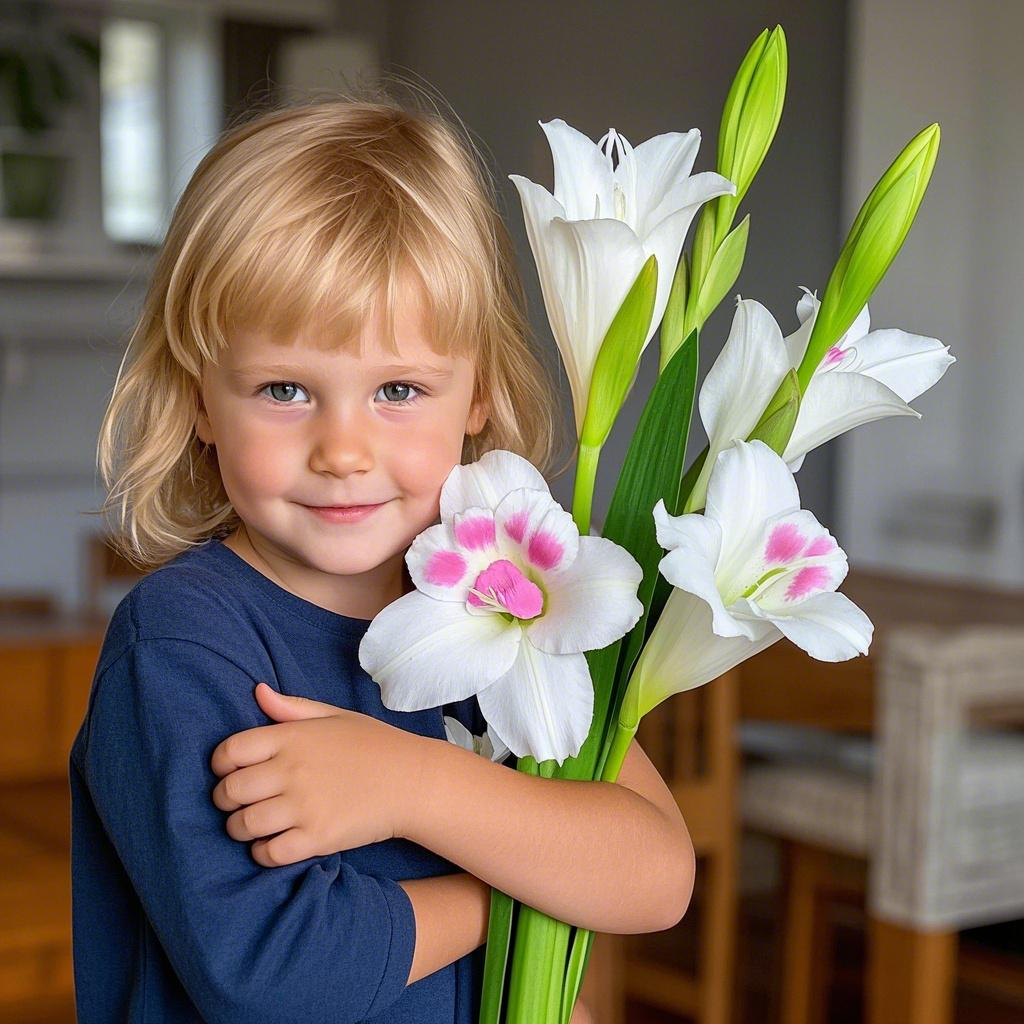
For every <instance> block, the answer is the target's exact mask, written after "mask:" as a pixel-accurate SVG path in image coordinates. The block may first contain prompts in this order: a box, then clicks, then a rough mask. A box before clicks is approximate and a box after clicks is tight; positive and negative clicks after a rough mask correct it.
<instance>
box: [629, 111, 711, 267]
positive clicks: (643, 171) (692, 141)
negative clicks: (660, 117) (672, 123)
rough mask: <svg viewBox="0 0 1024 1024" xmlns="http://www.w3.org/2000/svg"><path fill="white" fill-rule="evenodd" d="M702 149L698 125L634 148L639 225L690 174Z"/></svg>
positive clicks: (645, 220) (642, 224) (661, 136)
mask: <svg viewBox="0 0 1024 1024" xmlns="http://www.w3.org/2000/svg"><path fill="white" fill-rule="evenodd" d="M699 149H700V130H699V129H697V128H691V129H690V130H689V131H688V132H666V133H665V134H664V135H655V136H654V137H653V138H650V139H647V140H646V141H644V142H641V143H640V145H639V146H635V147H634V148H633V160H634V162H635V164H636V176H637V196H636V205H637V223H638V224H639V225H641V226H644V225H646V222H647V218H648V217H649V216H650V215H651V214H652V213H653V212H654V211H655V210H656V209H657V208H658V206H659V204H660V203H661V201H662V199H664V197H665V195H666V193H668V191H669V190H670V189H671V188H672V187H673V186H674V185H676V184H677V183H678V182H680V181H685V180H686V179H687V178H688V177H689V176H690V171H692V170H693V164H694V161H695V160H696V159H697V151H698V150H699ZM673 273H675V268H674V267H673Z"/></svg>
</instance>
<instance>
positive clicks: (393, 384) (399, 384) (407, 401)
mask: <svg viewBox="0 0 1024 1024" xmlns="http://www.w3.org/2000/svg"><path fill="white" fill-rule="evenodd" d="M386 388H404V389H405V390H406V392H409V391H414V392H416V396H415V397H414V398H399V399H398V401H395V402H388V403H387V404H388V405H412V404H413V402H418V401H419V399H420V397H421V396H422V395H424V394H426V392H424V391H422V390H420V388H418V387H417V386H416V385H415V384H407V383H406V382H405V381H401V380H390V381H388V382H387V384H382V385H381V386H380V388H379V390H378V392H377V393H378V394H379V393H380V392H381V391H384V390H385V389H386Z"/></svg>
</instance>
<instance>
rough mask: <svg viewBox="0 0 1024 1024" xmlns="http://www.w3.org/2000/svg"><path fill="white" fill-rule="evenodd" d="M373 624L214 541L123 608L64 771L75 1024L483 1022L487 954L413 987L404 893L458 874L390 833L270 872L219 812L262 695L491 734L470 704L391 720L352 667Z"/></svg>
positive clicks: (411, 932)
mask: <svg viewBox="0 0 1024 1024" xmlns="http://www.w3.org/2000/svg"><path fill="white" fill-rule="evenodd" d="M368 626H369V620H368V619H355V618H349V617H348V616H345V615H338V614H336V613H335V612H331V611H328V610H326V609H324V608H321V607H319V606H318V605H314V604H311V603H310V602H308V601H305V600H303V599H302V598H300V597H297V596H295V595H294V594H291V593H289V592H288V591H286V590H284V589H282V588H281V587H279V586H278V585H277V584H276V583H274V582H273V581H272V580H270V579H268V578H267V577H266V576H264V575H263V574H262V573H260V572H258V571H257V570H256V569H254V568H253V567H252V566H250V565H249V564H248V563H247V562H246V561H244V560H243V559H242V558H240V557H239V556H238V555H236V554H235V553H234V552H233V551H231V549H230V548H227V547H225V546H224V544H223V543H222V542H221V541H219V540H212V541H208V542H207V543H206V544H204V545H202V546H201V547H198V548H194V549H192V550H190V551H188V552H186V553H185V554H183V555H180V556H179V557H177V558H176V559H174V560H173V561H171V562H169V563H167V564H166V565H164V566H163V567H161V568H159V569H157V570H156V571H155V572H153V573H151V574H150V575H149V576H147V577H146V578H145V579H143V580H142V581H140V582H139V583H138V584H137V585H136V586H135V588H134V589H133V590H132V591H131V593H130V594H128V596H127V597H125V599H124V600H123V601H122V602H121V603H120V605H119V606H118V607H117V610H116V611H115V612H114V615H113V618H112V619H111V622H110V625H109V627H108V629H107V633H106V637H105V639H104V643H103V649H102V651H101V653H100V658H99V663H98V665H97V668H96V675H95V678H94V680H93V685H92V691H91V694H90V698H89V707H88V711H87V712H86V716H85V720H84V721H83V723H82V727H81V729H80V731H79V733H78V735H77V737H76V738H75V742H74V745H73V747H72V750H71V758H70V764H69V772H70V783H71V828H72V849H71V854H72V861H71V875H72V896H73V899H72V906H73V914H72V921H73V940H74V968H75V995H76V1001H77V1008H78V1021H79V1024H113V1022H115V1021H116V1022H118V1024H142V1022H147V1024H157V1022H160V1024H171V1022H174V1024H177V1022H185V1021H189V1022H195V1021H209V1022H211V1024H235V1022H239V1024H263V1022H266V1024H287V1022H292V1021H294V1022H297V1024H298V1022H301V1024H347V1022H350V1021H370V1020H372V1021H379V1022H382V1024H383V1022H387V1024H400V1022H401V1024H432V1022H439V1024H440V1022H444V1024H475V1021H476V1019H477V1017H478V1014H479V998H480V988H481V982H482V967H483V953H484V947H483V946H481V947H480V948H479V949H477V950H476V951H475V952H473V953H471V954H469V955H468V956H465V957H463V958H462V959H460V960H458V961H456V962H455V963H453V964H450V965H449V966H448V967H444V968H442V969H441V970H439V971H436V972H435V973H433V974H431V975H429V976H428V977H426V978H422V979H421V980H419V981H417V982H416V983H415V984H413V985H410V986H408V987H407V986H406V980H407V978H408V976H409V969H410V966H411V964H412V955H413V948H414V945H415V936H416V928H415V919H414V916H413V910H412V904H411V902H410V900H409V897H408V896H407V895H406V893H405V891H404V890H403V889H402V888H401V886H399V885H398V881H400V880H404V879H410V878H425V877H429V876H435V875H444V874H451V873H453V872H455V871H458V870H459V869H458V868H457V867H456V865H454V864H452V863H451V862H450V861H448V860H445V859H444V858H442V857H439V856H437V855H435V854H434V853H432V852H431V851H429V850H426V849H424V848H423V847H421V846H417V845H416V844H415V843H411V842H408V841H406V840H401V839H395V840H389V841H387V842H382V843H375V844H373V845H370V846H363V847H359V848H357V849H353V850H346V851H344V852H342V853H336V854H332V855H331V856H329V857H315V858H312V859H307V860H304V861H301V862H299V863H297V864H289V865H285V866H283V867H274V868H265V867H261V866H260V865H259V864H257V863H256V861H254V860H253V859H252V856H251V853H250V844H249V843H245V842H238V841H236V840H234V839H232V838H231V837H230V836H229V835H228V834H227V832H226V831H225V822H226V820H227V813H225V812H224V811H221V810H219V809H218V808H217V807H216V806H215V805H214V803H213V801H212V799H211V792H212V790H213V788H214V787H215V786H216V784H217V782H218V778H217V776H216V775H214V773H213V771H212V769H211V768H210V757H211V755H212V753H213V750H214V748H215V747H216V746H217V745H218V744H219V743H220V742H221V741H222V740H223V739H225V738H226V737H227V736H229V735H231V734H232V733H235V732H239V731H241V730H245V729H252V728H254V727H256V726H263V725H269V724H273V723H272V721H271V720H270V719H268V718H267V716H266V715H264V714H263V712H262V711H260V709H259V705H258V704H257V703H256V698H255V697H254V695H253V690H254V688H255V686H256V684H257V683H258V682H260V681H264V682H267V683H269V684H270V685H271V686H273V687H274V688H275V689H277V690H280V691H281V692H282V693H287V694H293V695H296V696H302V697H309V698H312V699H313V700H318V701H325V702H327V703H329V704H335V705H338V706H339V707H344V708H350V709H351V710H353V711H359V712H362V713H363V714H367V715H372V716H373V717H374V718H378V719H380V720H382V721H385V722H389V723H391V724H393V725H396V726H399V727H400V728H402V729H405V730H407V731H409V732H415V733H419V734H420V735H423V736H431V737H434V738H436V739H444V738H445V732H444V724H443V720H442V715H443V714H451V715H454V716H455V717H457V718H458V719H459V720H460V721H461V722H462V723H463V724H464V725H466V726H467V727H468V728H470V729H471V731H473V732H474V733H476V734H479V733H481V732H482V731H483V728H484V723H483V720H482V718H481V716H480V711H479V707H478V705H477V703H476V699H475V698H471V699H470V700H468V701H461V702H459V703H458V704H452V705H448V706H447V707H445V708H444V709H442V708H434V709H432V710H429V711H418V712H396V711H389V710H388V709H387V708H385V707H384V705H383V704H382V703H381V699H380V689H379V687H378V686H377V684H376V683H374V682H373V680H372V679H370V677H369V676H368V675H367V674H366V673H365V672H364V671H363V670H362V669H361V668H360V666H359V660H358V647H359V641H360V639H361V638H362V636H363V634H364V633H365V632H366V629H367V627H368ZM357 813H358V811H357Z"/></svg>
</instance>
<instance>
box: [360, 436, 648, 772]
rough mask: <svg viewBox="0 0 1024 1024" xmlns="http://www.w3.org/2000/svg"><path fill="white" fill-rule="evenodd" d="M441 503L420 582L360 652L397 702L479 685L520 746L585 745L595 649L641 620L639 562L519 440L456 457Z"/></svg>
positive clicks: (541, 749) (388, 702)
mask: <svg viewBox="0 0 1024 1024" xmlns="http://www.w3.org/2000/svg"><path fill="white" fill-rule="evenodd" d="M440 511H441V522H440V524H438V525H436V526H431V527H429V528H428V529H426V530H424V531H423V532H422V533H421V534H420V535H419V536H418V537H417V538H416V539H415V540H414V541H413V542H412V545H411V546H410V548H409V550H408V552H407V553H406V556H405V560H406V565H407V566H408V568H409V575H410V577H411V578H412V581H413V583H415V585H416V588H417V589H416V590H415V591H412V592H411V593H408V594H405V595H403V596H402V597H400V598H399V599H398V600H397V601H394V602H393V603H392V604H390V605H388V606H387V607H386V608H384V609H383V610H382V611H381V612H380V613H379V614H378V615H377V616H376V618H375V619H374V620H373V621H372V622H371V623H370V626H369V629H368V630H367V631H366V633H365V635H364V636H363V639H362V642H361V643H360V645H359V661H360V664H361V665H362V666H363V668H364V669H365V670H366V671H367V672H368V673H369V675H370V676H371V677H372V678H373V679H374V680H376V682H377V683H378V684H379V685H380V689H381V699H382V700H383V702H384V705H385V707H388V708H391V710H393V711H418V710H421V709H424V708H432V707H437V706H438V705H442V704H447V703H450V702H453V701H458V700H464V699H466V698H467V697H470V696H472V695H473V694H476V695H477V699H478V701H479V704H480V710H481V711H482V712H483V715H484V718H485V719H486V720H487V722H488V723H489V725H490V726H491V728H492V729H493V732H494V734H495V736H496V737H497V738H498V739H499V740H500V741H501V742H503V743H504V744H505V745H507V746H508V748H509V749H510V750H511V751H512V752H513V753H514V754H515V755H516V756H517V757H524V756H527V755H529V756H532V757H534V758H536V759H537V760H538V761H543V760H548V759H551V758H553V759H555V760H557V761H559V762H561V761H563V760H565V758H567V757H573V756H575V755H576V754H577V753H579V749H580V747H581V746H582V745H583V741H584V740H585V739H586V737H587V733H588V732H589V730H590V723H591V719H592V717H593V705H594V690H593V684H592V681H591V678H590V670H589V668H588V666H587V660H586V658H585V657H584V655H583V652H584V651H589V650H595V649H598V648H601V647H606V646H607V645H608V644H610V643H612V642H614V641H615V640H617V639H619V637H621V636H623V635H624V634H625V633H627V632H628V631H629V630H630V629H632V627H633V626H634V625H635V624H636V623H637V621H638V620H639V618H640V615H641V613H642V611H643V605H642V604H641V602H640V601H639V600H638V599H637V596H636V590H637V587H638V586H639V585H640V580H641V578H642V571H641V569H640V566H639V565H638V564H637V562H636V560H635V559H634V558H633V557H632V556H631V555H630V554H629V553H628V552H627V551H625V550H624V549H623V548H621V547H619V546H618V545H617V544H613V543H612V542H611V541H609V540H605V539H604V538H603V537H581V536H580V534H579V531H578V530H577V529H576V525H575V523H574V522H573V519H572V516H570V515H569V513H568V512H566V511H565V510H564V509H563V508H562V507H561V506H560V505H559V504H558V503H557V502H556V501H555V500H554V498H552V497H551V493H550V491H549V490H548V486H547V483H546V482H545V480H544V478H543V476H541V474H540V473H539V472H538V470H537V469H536V468H535V467H534V466H532V465H531V464H530V463H529V462H528V461H527V460H526V459H523V458H521V457H520V456H518V455H516V454H514V453H513V452H509V451H491V452H487V453H486V454H485V455H484V456H483V457H482V458H481V459H480V460H479V461H478V462H475V463H472V464H471V465H468V466H456V467H455V468H454V469H453V470H452V472H451V473H450V474H449V476H448V479H447V480H446V481H445V483H444V486H443V488H442V490H441V502H440Z"/></svg>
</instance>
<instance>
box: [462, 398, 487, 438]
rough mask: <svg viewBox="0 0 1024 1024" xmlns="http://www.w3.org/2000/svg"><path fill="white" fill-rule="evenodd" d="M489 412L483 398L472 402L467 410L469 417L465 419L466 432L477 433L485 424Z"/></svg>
mask: <svg viewBox="0 0 1024 1024" xmlns="http://www.w3.org/2000/svg"><path fill="white" fill-rule="evenodd" d="M490 412H491V409H490V406H489V405H488V403H487V402H486V401H484V400H483V399H481V400H480V401H479V402H474V403H473V405H472V407H471V408H470V410H469V419H468V420H466V433H467V434H479V433H480V431H481V430H483V429H484V427H485V426H486V425H487V417H488V416H489V415H490Z"/></svg>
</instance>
